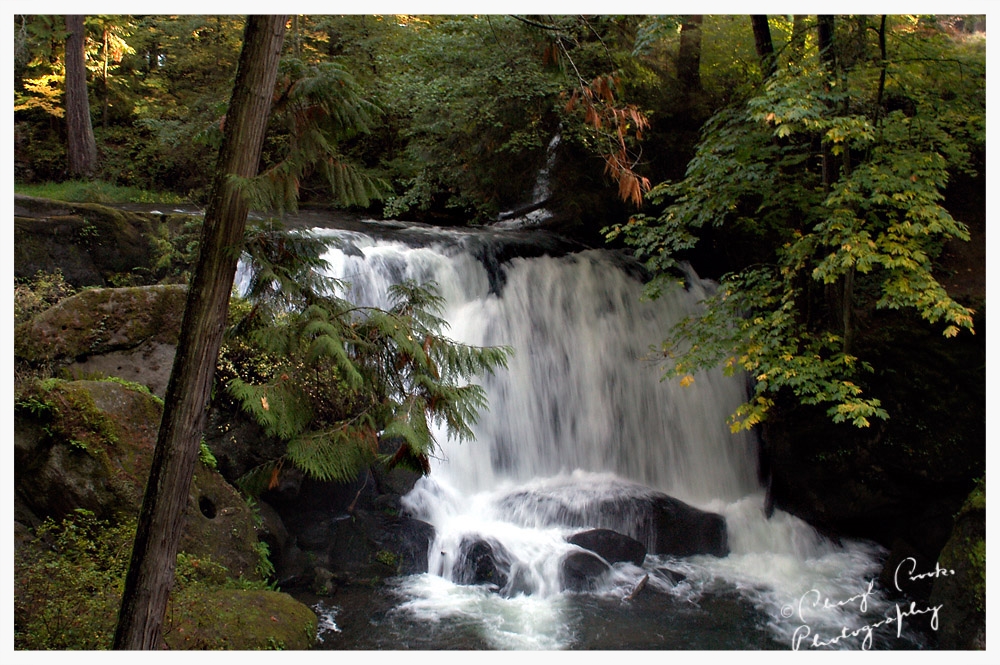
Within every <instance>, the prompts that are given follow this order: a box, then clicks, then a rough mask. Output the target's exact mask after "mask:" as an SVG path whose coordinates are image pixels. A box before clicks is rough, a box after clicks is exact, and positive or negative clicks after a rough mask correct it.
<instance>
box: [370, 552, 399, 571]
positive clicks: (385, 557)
mask: <svg viewBox="0 0 1000 665" xmlns="http://www.w3.org/2000/svg"><path fill="white" fill-rule="evenodd" d="M375 560H376V561H378V562H379V563H383V564H385V565H387V566H389V567H390V568H396V567H397V566H398V565H399V555H397V554H394V553H393V552H390V551H388V550H379V551H378V552H376V554H375Z"/></svg>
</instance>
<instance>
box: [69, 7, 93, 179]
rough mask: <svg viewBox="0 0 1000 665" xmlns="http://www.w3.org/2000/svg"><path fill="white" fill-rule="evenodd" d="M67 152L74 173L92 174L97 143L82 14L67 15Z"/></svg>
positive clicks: (87, 175) (77, 174)
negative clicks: (93, 124)
mask: <svg viewBox="0 0 1000 665" xmlns="http://www.w3.org/2000/svg"><path fill="white" fill-rule="evenodd" d="M66 33H67V34H66V132H67V146H66V149H67V150H66V151H67V153H68V158H69V173H70V175H71V176H79V177H85V178H86V177H90V176H91V175H92V174H93V173H94V170H95V169H96V168H97V142H96V141H95V140H94V128H93V126H92V125H91V122H90V101H89V100H88V99H87V65H86V64H85V62H84V57H85V56H84V40H85V35H84V31H83V16H78V15H73V16H67V17H66Z"/></svg>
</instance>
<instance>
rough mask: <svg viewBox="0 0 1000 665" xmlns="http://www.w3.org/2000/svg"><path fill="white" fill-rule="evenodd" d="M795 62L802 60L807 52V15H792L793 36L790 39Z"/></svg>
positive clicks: (789, 42)
mask: <svg viewBox="0 0 1000 665" xmlns="http://www.w3.org/2000/svg"><path fill="white" fill-rule="evenodd" d="M788 45H789V47H790V48H791V50H792V55H793V56H794V58H795V62H799V61H800V60H802V56H803V55H805V52H806V16H805V14H795V15H794V16H793V17H792V36H791V38H789V40H788Z"/></svg>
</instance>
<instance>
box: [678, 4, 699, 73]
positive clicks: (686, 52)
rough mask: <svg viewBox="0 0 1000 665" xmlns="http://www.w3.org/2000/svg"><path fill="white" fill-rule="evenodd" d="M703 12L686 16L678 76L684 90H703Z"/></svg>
mask: <svg viewBox="0 0 1000 665" xmlns="http://www.w3.org/2000/svg"><path fill="white" fill-rule="evenodd" d="M701 24H702V16H701V14H694V15H691V16H686V17H685V18H684V23H683V24H682V25H681V43H680V47H679V49H678V51H677V78H678V79H679V80H680V82H681V87H682V88H683V89H684V92H686V93H691V92H697V91H699V90H701Z"/></svg>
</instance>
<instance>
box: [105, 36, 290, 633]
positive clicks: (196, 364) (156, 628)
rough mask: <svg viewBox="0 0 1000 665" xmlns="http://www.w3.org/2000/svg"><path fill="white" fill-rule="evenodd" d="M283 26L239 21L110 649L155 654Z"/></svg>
mask: <svg viewBox="0 0 1000 665" xmlns="http://www.w3.org/2000/svg"><path fill="white" fill-rule="evenodd" d="M285 21H286V17H284V16H251V17H249V18H248V20H247V25H246V30H245V32H244V36H243V50H242V52H241V54H240V62H239V68H238V70H237V73H236V82H235V84H234V86H233V96H232V100H231V101H230V104H229V111H228V114H227V118H226V126H225V130H224V136H223V142H222V147H221V148H220V150H219V160H218V163H217V164H216V175H215V181H214V183H213V186H212V191H211V195H210V198H209V202H208V207H207V209H206V211H205V224H204V230H203V232H202V244H201V254H200V256H199V258H198V264H197V266H196V268H195V273H194V278H193V280H192V283H191V285H190V288H189V291H188V298H187V306H186V308H185V310H184V319H183V323H182V325H181V336H180V339H179V340H178V344H177V355H176V357H175V359H174V366H173V370H172V372H171V374H170V382H169V383H168V385H167V393H166V397H165V399H164V409H163V417H162V420H161V422H160V430H159V435H158V437H157V441H156V450H155V451H154V453H153V466H152V469H151V470H150V475H149V480H148V482H147V484H146V493H145V496H144V497H143V504H142V511H141V513H140V515H139V524H138V530H137V531H136V537H135V545H134V547H133V551H132V559H131V562H130V565H129V571H128V575H127V576H126V578H125V591H124V594H123V596H122V604H121V608H120V610H119V614H118V627H117V630H116V632H115V639H114V648H115V649H154V648H157V647H158V646H159V642H160V639H161V637H160V633H161V627H162V624H163V615H164V612H165V610H166V606H167V599H168V597H169V595H170V589H171V587H172V586H173V577H174V564H175V562H176V558H177V546H178V542H179V540H180V535H181V529H182V527H183V524H184V513H185V509H186V508H187V504H188V490H189V488H190V484H191V475H192V473H193V471H194V465H195V461H196V460H197V458H198V449H199V443H200V441H201V436H202V432H203V431H204V428H205V419H206V409H207V406H208V401H209V394H210V389H211V385H212V378H213V375H214V373H215V364H216V360H217V357H218V353H219V346H220V344H221V342H222V332H223V328H224V326H225V323H226V314H227V311H228V305H229V296H230V293H231V291H232V287H233V279H234V277H235V274H236V264H237V260H238V258H239V254H240V249H241V247H242V241H243V235H244V231H245V229H246V219H247V212H248V208H249V206H248V204H247V201H246V199H245V198H244V197H243V196H241V195H240V193H239V192H238V191H237V188H236V186H235V184H234V183H232V182H231V181H230V178H229V176H230V175H236V176H240V177H243V178H250V177H253V176H254V175H256V173H257V166H258V163H259V161H260V152H261V145H262V144H263V141H264V132H265V129H266V127H267V120H268V115H269V113H270V107H271V97H272V95H273V92H274V84H275V80H276V78H277V70H278V59H279V57H280V55H281V45H282V41H283V38H284V33H285Z"/></svg>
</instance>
